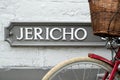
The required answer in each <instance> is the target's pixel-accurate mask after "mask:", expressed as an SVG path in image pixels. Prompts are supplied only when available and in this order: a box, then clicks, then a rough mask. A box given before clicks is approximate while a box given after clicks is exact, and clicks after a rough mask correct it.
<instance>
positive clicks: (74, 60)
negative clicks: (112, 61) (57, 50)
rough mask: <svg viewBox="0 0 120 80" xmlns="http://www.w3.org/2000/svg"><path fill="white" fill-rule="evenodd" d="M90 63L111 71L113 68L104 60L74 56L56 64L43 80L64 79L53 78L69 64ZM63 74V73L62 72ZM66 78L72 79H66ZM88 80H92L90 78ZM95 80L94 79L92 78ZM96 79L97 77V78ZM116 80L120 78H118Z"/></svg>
mask: <svg viewBox="0 0 120 80" xmlns="http://www.w3.org/2000/svg"><path fill="white" fill-rule="evenodd" d="M83 62H85V63H89V62H90V64H91V63H92V64H96V65H97V66H100V68H102V69H103V70H106V71H108V72H111V70H112V67H111V66H110V65H109V64H107V63H105V62H102V61H100V60H96V59H92V58H89V57H77V58H72V59H69V60H66V61H63V62H61V63H59V64H58V65H56V66H55V67H53V68H52V69H51V70H50V71H49V72H48V73H47V74H46V75H45V76H44V77H43V79H42V80H62V78H61V79H58V78H56V79H53V78H54V77H55V76H56V75H58V74H59V73H60V71H61V70H63V69H65V68H67V67H68V66H70V65H74V64H77V63H79V64H80V63H83ZM62 74H63V73H62ZM69 77H70V76H69ZM64 80H72V79H70V78H69V79H64ZM73 80H87V79H83V78H82V79H73ZM88 80H90V79H89V78H88ZM91 80H93V79H91ZM95 80H96V79H95ZM115 80H118V79H117V78H116V79H115Z"/></svg>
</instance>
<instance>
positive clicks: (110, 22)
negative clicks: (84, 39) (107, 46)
mask: <svg viewBox="0 0 120 80" xmlns="http://www.w3.org/2000/svg"><path fill="white" fill-rule="evenodd" d="M89 6H90V14H91V22H92V28H93V33H94V34H95V35H98V36H111V37H118V36H120V0H89Z"/></svg>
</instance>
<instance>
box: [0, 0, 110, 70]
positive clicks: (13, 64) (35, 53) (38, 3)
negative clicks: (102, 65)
mask: <svg viewBox="0 0 120 80" xmlns="http://www.w3.org/2000/svg"><path fill="white" fill-rule="evenodd" d="M13 21H14V22H41V21H42V22H49V21H50V22H52V21H55V22H57V21H58V22H60V21H61V22H69V21H72V22H90V15H89V5H88V1H87V0H0V68H1V69H8V70H9V69H11V68H12V69H13V68H14V69H16V68H19V69H23V68H31V69H35V68H44V69H45V68H49V67H50V66H54V65H55V64H57V63H59V62H61V61H64V60H66V59H69V58H72V57H78V56H87V54H88V53H89V52H93V53H97V54H100V55H102V56H104V57H106V58H110V54H109V52H110V51H109V50H107V49H105V48H104V47H10V45H9V43H8V42H6V41H4V27H7V26H8V25H9V24H10V22H13Z"/></svg>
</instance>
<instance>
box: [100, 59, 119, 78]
mask: <svg viewBox="0 0 120 80" xmlns="http://www.w3.org/2000/svg"><path fill="white" fill-rule="evenodd" d="M119 64H120V61H118V60H117V61H115V65H114V67H113V69H112V71H111V73H110V76H109V78H108V80H113V79H114V78H115V74H116V72H117V71H118V66H119ZM108 75H109V72H106V73H105V75H104V77H103V79H102V80H106V79H107V77H108Z"/></svg>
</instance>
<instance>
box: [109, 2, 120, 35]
mask: <svg viewBox="0 0 120 80" xmlns="http://www.w3.org/2000/svg"><path fill="white" fill-rule="evenodd" d="M119 5H120V3H119V4H118V7H117V8H118V9H117V11H116V12H115V14H113V16H112V17H111V19H110V22H109V25H108V34H109V31H110V25H111V23H112V20H113V19H114V18H115V17H116V15H117V14H118V13H120V12H119V10H120V7H119Z"/></svg>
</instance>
